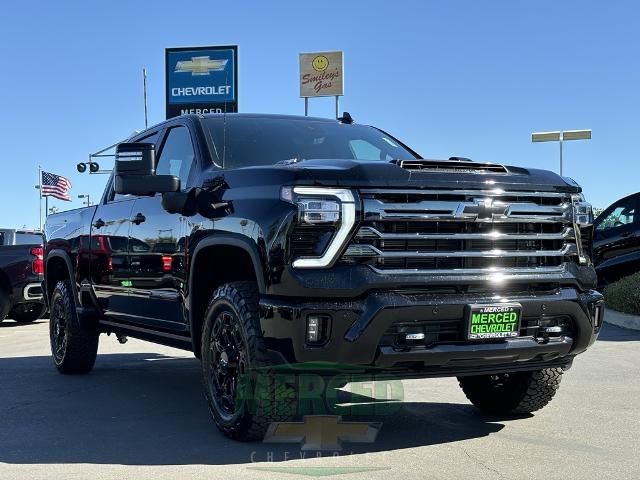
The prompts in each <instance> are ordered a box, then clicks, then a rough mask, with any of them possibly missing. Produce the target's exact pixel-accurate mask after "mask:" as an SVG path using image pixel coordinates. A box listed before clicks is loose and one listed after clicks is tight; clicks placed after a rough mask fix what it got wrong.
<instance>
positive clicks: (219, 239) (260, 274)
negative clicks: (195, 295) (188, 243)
mask: <svg viewBox="0 0 640 480" xmlns="http://www.w3.org/2000/svg"><path fill="white" fill-rule="evenodd" d="M215 246H228V247H236V248H240V249H242V250H244V251H245V252H246V253H247V254H248V255H249V257H250V258H251V262H252V263H253V270H254V272H255V274H256V280H257V283H258V291H259V292H260V293H264V292H265V290H266V286H265V280H264V269H263V267H262V262H261V260H260V253H259V252H258V247H257V245H256V243H255V242H254V241H253V240H252V239H251V238H249V237H247V236H245V235H241V234H239V233H231V232H225V233H214V234H212V235H210V236H208V237H205V238H203V239H202V240H200V241H198V243H197V245H196V248H195V250H194V251H193V254H192V256H191V262H190V266H189V267H190V268H189V279H188V282H189V283H188V287H189V290H188V292H189V294H188V298H189V303H188V307H189V333H190V335H191V343H192V345H193V349H194V352H195V351H196V350H197V349H196V345H198V344H199V341H200V339H196V338H195V337H194V329H193V324H194V319H193V311H194V309H193V308H192V305H193V302H192V298H191V292H192V291H193V289H192V285H193V282H194V281H195V279H194V273H193V272H194V271H195V268H194V265H196V261H197V258H198V255H199V254H200V252H201V251H202V250H204V249H205V248H209V247H215ZM196 353H197V352H196Z"/></svg>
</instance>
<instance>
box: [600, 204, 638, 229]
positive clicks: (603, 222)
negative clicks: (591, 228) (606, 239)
mask: <svg viewBox="0 0 640 480" xmlns="http://www.w3.org/2000/svg"><path fill="white" fill-rule="evenodd" d="M639 198H640V197H637V196H633V197H630V198H625V199H624V200H622V201H620V202H618V203H615V204H613V206H612V207H611V208H609V209H608V210H607V211H606V212H604V213H603V214H602V215H603V216H602V218H598V222H597V225H596V231H598V232H608V231H609V230H613V229H616V231H617V230H618V229H625V228H629V227H631V226H632V224H638V223H640V212H638V199H639Z"/></svg>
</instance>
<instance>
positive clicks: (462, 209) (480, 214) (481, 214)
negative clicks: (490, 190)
mask: <svg viewBox="0 0 640 480" xmlns="http://www.w3.org/2000/svg"><path fill="white" fill-rule="evenodd" d="M508 208H509V207H508V206H507V205H501V204H494V203H493V199H492V198H483V199H478V200H474V202H473V203H460V204H459V205H458V208H457V210H456V216H457V217H468V216H470V215H475V217H476V218H477V219H478V220H488V219H492V218H493V217H494V216H504V215H506V214H507V209H508Z"/></svg>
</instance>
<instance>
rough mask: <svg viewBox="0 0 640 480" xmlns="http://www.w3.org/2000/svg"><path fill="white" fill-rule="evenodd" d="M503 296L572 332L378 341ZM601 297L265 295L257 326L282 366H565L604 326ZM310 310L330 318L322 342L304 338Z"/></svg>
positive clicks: (460, 318)
mask: <svg viewBox="0 0 640 480" xmlns="http://www.w3.org/2000/svg"><path fill="white" fill-rule="evenodd" d="M504 300H506V301H508V302H518V303H520V304H522V317H523V319H539V318H546V317H561V316H562V317H569V318H570V320H571V322H570V323H571V329H570V331H568V332H567V333H566V334H564V335H561V336H558V337H555V338H552V339H547V340H546V341H541V340H540V339H536V337H535V336H521V337H518V338H512V339H500V340H492V341H483V342H469V341H466V340H462V339H458V340H457V341H443V342H433V343H431V344H427V345H424V346H413V347H411V348H402V349H398V348H396V347H395V346H390V345H385V344H383V343H381V339H382V338H383V337H384V336H385V333H387V332H388V331H389V329H390V328H391V327H393V325H394V324H397V323H403V324H406V323H411V322H422V323H423V324H429V323H433V324H436V323H442V322H447V321H451V322H454V323H455V322H458V323H461V322H464V312H465V308H466V306H467V305H469V304H482V303H487V304H491V303H493V304H495V303H497V302H500V301H504ZM602 302H603V301H602V296H601V295H600V294H599V293H597V292H595V291H592V290H589V291H585V292H580V291H578V290H577V289H575V288H558V289H556V290H553V291H551V292H545V293H540V294H526V293H523V294H512V295H508V294H501V295H490V294H427V293H424V294H415V293H411V294H410V293H402V292H373V293H370V294H369V295H367V296H366V297H364V298H363V299H361V300H353V301H335V302H313V303H311V302H299V303H296V302H292V301H290V300H282V299H275V298H268V297H267V298H263V299H262V300H261V324H262V330H263V332H264V336H265V339H266V342H267V345H268V347H269V348H270V349H271V350H272V351H273V352H274V355H277V356H279V357H280V360H281V362H282V363H293V364H298V363H309V362H312V363H318V362H320V363H321V364H323V365H325V366H327V367H329V366H330V365H333V366H335V367H336V368H338V369H340V368H341V366H343V367H346V366H350V367H360V368H364V369H366V370H379V371H388V370H394V369H399V370H405V371H413V372H417V373H419V372H420V371H422V372H423V373H425V372H429V374H430V375H440V374H442V375H459V374H465V372H467V374H468V372H480V371H483V372H490V371H512V370H522V369H536V368H546V367H549V366H564V367H568V366H569V365H570V364H571V361H572V359H573V357H574V356H575V355H577V354H579V353H581V352H583V351H584V350H586V349H587V348H588V347H589V346H590V345H591V344H593V342H595V340H596V338H597V335H598V332H599V329H600V325H601V324H602V312H603V310H604V309H603V308H602ZM310 314H313V315H324V316H326V317H327V318H330V321H329V323H330V327H329V329H328V333H327V339H326V342H325V343H324V344H323V345H321V346H312V345H308V344H307V343H306V319H307V316H308V315H310ZM275 352H277V353H275ZM330 369H333V368H330Z"/></svg>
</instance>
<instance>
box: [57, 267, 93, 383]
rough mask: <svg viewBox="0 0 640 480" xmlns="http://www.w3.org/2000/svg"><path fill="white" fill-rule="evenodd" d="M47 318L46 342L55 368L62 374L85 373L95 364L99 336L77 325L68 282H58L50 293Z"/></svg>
mask: <svg viewBox="0 0 640 480" xmlns="http://www.w3.org/2000/svg"><path fill="white" fill-rule="evenodd" d="M50 314H51V315H50V319H49V338H50V340H51V353H52V354H53V363H54V364H55V366H56V368H57V369H58V371H59V372H60V373H64V374H76V373H89V372H90V371H91V369H92V368H93V365H94V363H95V362H96V355H97V353H98V337H99V336H100V332H98V330H97V329H95V328H89V327H85V326H82V325H80V322H79V321H78V315H77V313H76V303H75V301H74V298H73V290H72V289H71V283H69V281H68V280H65V281H62V282H58V284H57V285H56V287H55V289H54V290H53V294H52V295H51V310H50Z"/></svg>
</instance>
